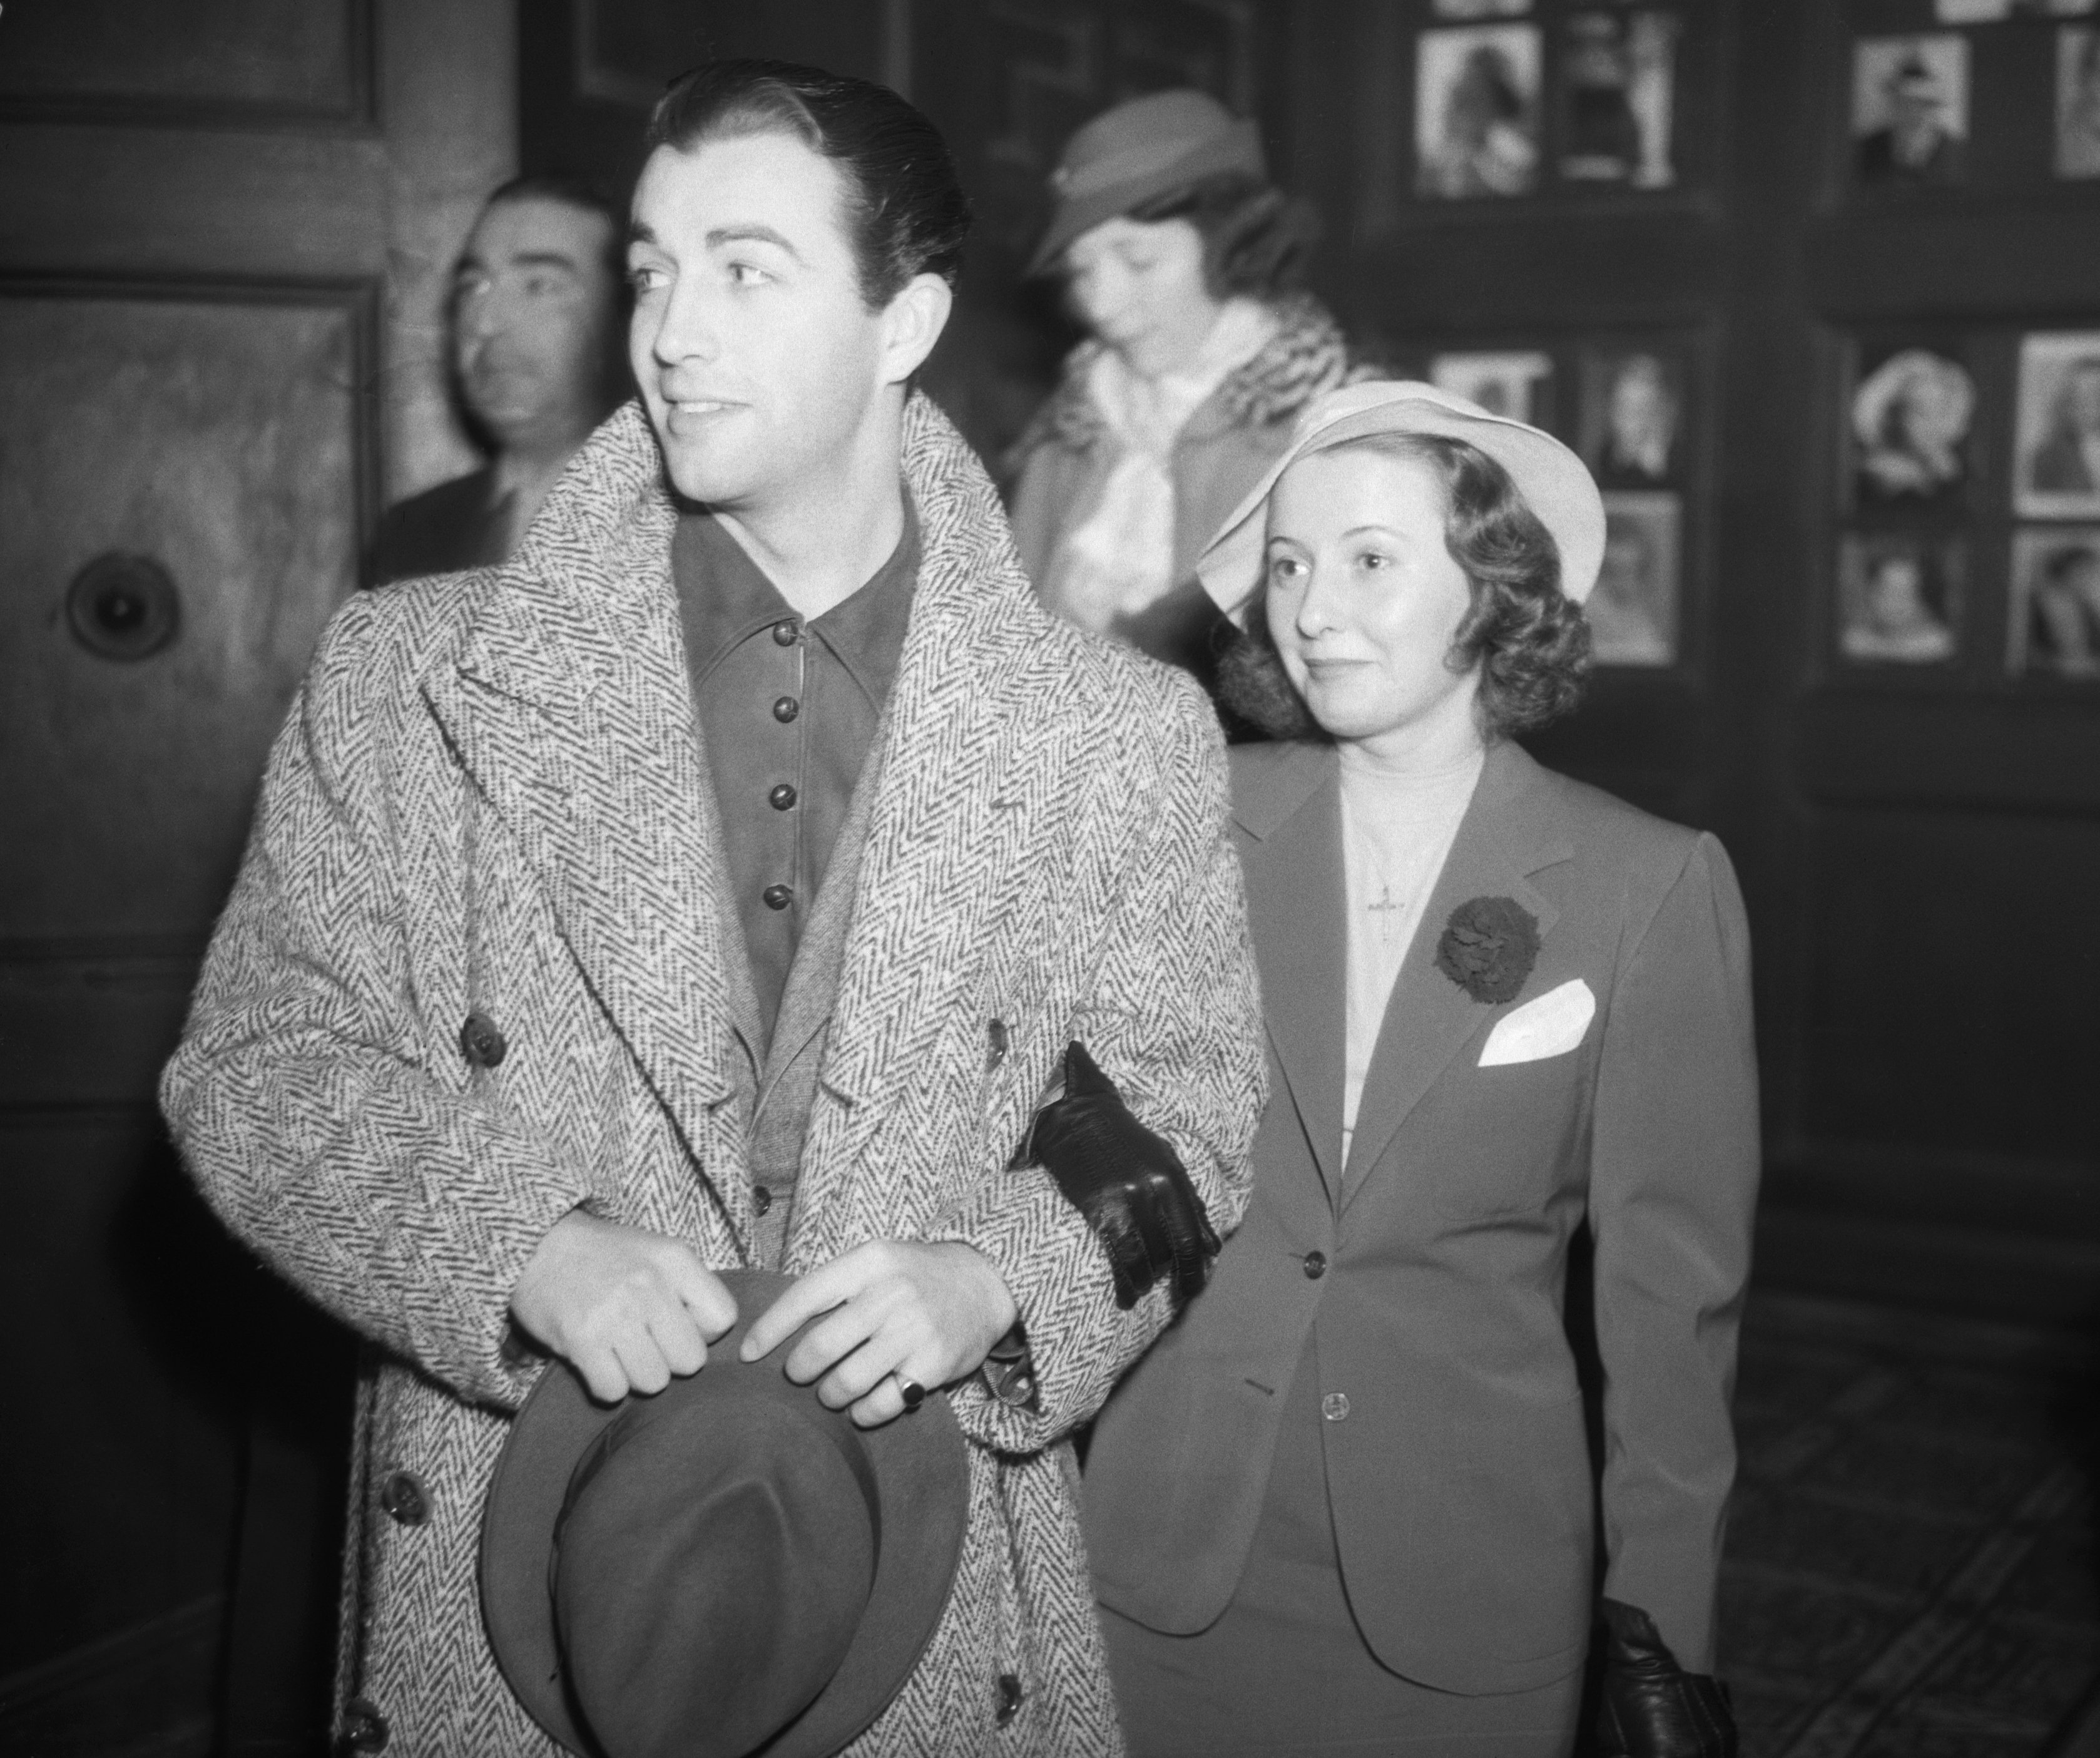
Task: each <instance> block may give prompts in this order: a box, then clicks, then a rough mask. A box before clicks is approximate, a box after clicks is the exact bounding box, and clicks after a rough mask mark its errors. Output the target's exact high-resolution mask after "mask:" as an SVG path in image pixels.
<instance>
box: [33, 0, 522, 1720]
mask: <svg viewBox="0 0 2100 1758" xmlns="http://www.w3.org/2000/svg"><path fill="white" fill-rule="evenodd" d="M443 11H444V14H445V15H444V16H443V17H442V18H440V17H438V16H435V15H434V14H433V13H432V12H431V11H430V10H428V9H423V8H419V7H412V6H410V5H408V4H399V5H394V4H378V3H374V0H297V3H291V0H267V3H266V0H192V3H190V4H186V5H184V6H183V7H174V8H170V7H165V6H161V5H157V4H154V3H153V0H64V4H60V3H57V0H45V3H41V4H40V3H38V0H28V3H16V4H11V5H9V6H8V7H6V8H5V10H4V11H0V263H4V264H5V267H4V270H0V822H4V824H5V826H6V831H5V834H4V837H0V1046H4V1050H3V1051H0V1190H4V1192H5V1200H6V1202H7V1208H8V1216H9V1218H8V1223H7V1226H6V1227H5V1228H4V1230H0V1332H4V1333H5V1335H6V1336H7V1338H8V1341H9V1350H8V1358H9V1360H10V1361H11V1363H15V1374H16V1376H17V1377H16V1379H15V1386H14V1392H15V1420H11V1421H10V1422H9V1423H8V1424H7V1432H8V1434H9V1443H8V1445H7V1447H4V1448H0V1505H4V1506H5V1507H6V1508H7V1531H6V1546H7V1554H8V1557H9V1565H8V1567H7V1570H6V1571H5V1572H4V1575H3V1576H0V1747H6V1748H7V1749H8V1750H23V1751H27V1750H38V1751H44V1750H50V1751H60V1750H66V1751H89V1750H108V1751H116V1750H120V1749H121V1750H126V1751H129V1750H133V1749H139V1750H144V1749H146V1746H147V1744H148V1743H151V1742H154V1741H157V1742H159V1743H153V1744H152V1750H154V1751H166V1752H177V1751H204V1750H206V1749H208V1748H209V1747H210V1746H211V1744H212V1743H213V1742H214V1739H216V1738H219V1737H220V1736H221V1735H223V1736H224V1740H225V1744H226V1745H227V1749H229V1750H238V1749H249V1750H262V1749H266V1748H270V1747H273V1746H278V1747H282V1746H284V1744H285V1743H286V1742H290V1741H294V1740H296V1739H298V1738H302V1737H307V1736H308V1735H311V1737H312V1738H318V1735H319V1731H320V1725H321V1724H322V1721H323V1720H324V1715H325V1701H326V1683H327V1681H326V1676H325V1674H326V1669H327V1665H328V1649H329V1637H330V1631H329V1624H330V1623H331V1622H332V1616H331V1614H332V1609H333V1574H334V1563H333V1557H332V1556H331V1555H330V1551H331V1549H332V1548H333V1544H334V1543H335V1542H336V1540H335V1538H334V1536H333V1535H334V1534H336V1533H339V1531H340V1526H341V1512H340V1505H339V1503H340V1493H341V1492H340V1489H339V1487H338V1486H339V1484H340V1482H341V1476H340V1468H339V1464H338V1460H339V1456H340V1455H341V1453H342V1450H343V1448H344V1447H345V1446H346V1423H347V1416H348V1411H347V1406H346V1398H347V1368H346V1362H347V1358H348V1356H347V1349H346V1344H345V1341H344V1340H343V1339H342V1338H341V1337H340V1336H337V1334H336V1333H335V1332H333V1331H332V1330H331V1329H330V1328H329V1327H328V1326H327V1325H326V1324H324V1323H323V1322H321V1321H320V1320H319V1319H317V1318H315V1317H313V1316H311V1314H309V1312H308V1310H307V1309H306V1308H305V1307H304V1306H303V1305H302V1303H300V1302H299V1301H297V1300H296V1299H294V1298H293V1297H292V1296H289V1294H288V1293H287V1292H285V1291H284V1290H283V1289H281V1288H278V1287H277V1286H276V1285H275V1284H274V1283H271V1281H270V1279H268V1278H267V1276H266V1275H264V1274H262V1272H261V1271H260V1270H258V1268H256V1267H255V1266H254V1265H253V1264H252V1263H251V1262H250V1261H249V1259H248V1258H247V1257H245V1254H244V1253H242V1252H240V1251H239V1250H238V1249H237V1248H235V1247H234V1246H233V1245H232V1243H231V1242H229V1241H228V1240H227V1239H226V1238H225V1237H224V1236H223V1235H222V1234H221V1233H220V1231H219V1230H218V1228H217V1226H215V1224H214V1222H213V1221H211V1219H210V1217H209V1216H208V1215H207V1214H206V1213H205V1212H204V1210H203V1208H202V1207H201V1204H199V1203H198V1202H197V1200H196V1199H195V1198H194V1196H193V1195H191V1193H190V1192H189V1190H188V1187H187V1186H186V1185H185V1184H184V1182H183V1180H182V1178H181V1177H180V1174H179V1171H178V1169H177V1168H175V1167H174V1164H173V1161H172V1156H171V1155H170V1153H169V1151H168V1149H167V1146H166V1144H165V1140H164V1138H163V1136H162V1134H161V1129H160V1126H159V1124H158V1121H157V1116H156V1114H155V1111H154V1108H153V1088H154V1081H155V1078H156V1076H157V1071H158V1069H159V1067H160V1064H161V1062H162V1061H163V1060H164V1059H165V1057H166V1055H167V1053H168V1051H169V1050H170V1048H171V1047H172V1045H173V1042H174V1036H175V1034H176V1032H177V1031H178V1030H179V1024H180V1021H181V1018H182V1014H183V1008H184V1005H185V1002H186V1000H187V997H188V991H189V988H190V986H191V983H192V979H193V978H194V975H195V972H196V962H197V959H198V956H199V954H200V952H201V949H202V947H203V944H204V941H205V936H206V934H207V933H208V932H209V930H210V925H211V923H212V921H213V919H214V916H215V914H216V913H217V911H218V906H219V904H220V903H221V901H222V899H223V896H224V894H225V891H226V888H227V884H228V881H229V880H230V878H231V877H232V872H233V869H234V865H235V863H236V859H237V858H238V855H239V853H240V846H241V842H242V839H243V837H244V836H245V831H246V825H247V819H248V816H249V810H250V806H251V803H252V800H253V797H254V789H255V784H256V781H257V779H258V775H259V774H260V771H261V766H262V758H263V754H264V753H265V751H266V749H267V745H268V744H269V741H270V740H271V737H272V735H274V734H275V732H276V729H277V726H278V724H279V722H280V720H281V718H282V717H283V715H284V713H285V706H286V704H287V703H288V701H289V699H290V696H291V694H292V691H293V687H295V685H296V683H297V681H298V677H299V674H300V673H301V671H302V669H303V668H304V665H305V663H306V660H307V656H308V655H309V653H310V652H311V648H312V646H313V643H314V640H315V636H316V635H317V634H319V632H320V628H321V625H322V624H323V622H324V621H325V619H326V618H327V616H328V615H329V612H330V611H331V610H333V607H335V605H336V604H337V603H338V602H339V601H340V600H341V599H342V598H343V596H344V595H345V594H347V593H349V592H351V590H355V586H356V585H357V565H358V556H359V554H360V550H361V547H362V542H363V538H364V533H365V532H366V530H367V529H368V527H369V524H370V522H371V520H372V519H373V515H374V514H375V512H376V510H377V507H378V506H379V504H380V501H381V499H382V495H383V494H384V493H386V490H387V488H389V486H393V487H395V488H407V487H412V486H418V485H420V482H421V481H427V480H430V479H433V478H435V477H437V476H441V475H446V474H449V473H450V470H452V469H453V468H457V467H458V466H459V465H460V464H461V463H462V462H464V461H465V453H464V451H463V449H461V446H460V442H459V440H458V439H457V435H453V434H452V433H450V432H449V431H448V428H447V426H446V424H445V417H444V389H443V381H442V378H441V377H440V376H439V373H438V371H437V361H438V355H437V351H436V338H437V335H438V333H439V322H438V317H439V311H438V306H437V300H438V298H439V294H440V292H441V289H442V285H443V275H444V270H445V267H446V266H447V262H448V257H449V253H450V251H451V250H452V249H454V248H456V246H457V240H458V238H459V236H461V234H462V233H463V232H464V230H465V224H466V223H467V221H468V219H470V217H471V214H472V211H473V207H474V203H475V202H476V201H478V199H479V195H480V194H481V193H482V192H484V191H485V190H486V188H487V187H488V185H489V184H490V183H492V182H493V181H494V180H496V177H497V176H499V175H501V174H502V172H503V171H504V170H505V169H506V168H507V166H508V163H509V161H510V155H511V150H512V149H511V139H512V135H511V127H512V124H511V120H510V101H511V96H512V93H511V87H510V74H509V68H510V64H511V44H512V38H511V31H512V28H513V27H512V24H511V20H510V14H509V12H508V9H507V7H504V6H502V5H500V4H496V3H493V0H474V3H473V4H469V5H461V6H453V7H447V8H445V9H443ZM382 387H386V389H385V390H384V391H382ZM390 476H391V483H390ZM419 479H420V480H419ZM244 1535H245V1539H244ZM244 1542H245V1544H246V1546H247V1548H248V1555H247V1556H246V1557H245V1559H244V1558H243V1557H242V1556H241V1555H240V1548H241V1545H242V1544H243V1543H244ZM236 1584H240V1585H241V1586H242V1587H243V1588H244V1589H245V1598H243V1599H242V1600H241V1602H240V1604H239V1605H238V1606H235V1605H234V1604H233V1603H232V1600H231V1599H230V1597H229V1596H230V1595H232V1593H233V1590H234V1588H235V1587H236ZM236 1613H237V1615H238V1617H239V1618H240V1620H241V1621H242V1623H243V1624H244V1625H245V1629H246V1630H247V1632H248V1633H249V1638H250V1639H249V1640H248V1641H246V1642H245V1644H230V1643H229V1635H230V1632H231V1631H232V1622H233V1619H234V1618H235V1617H236Z"/></svg>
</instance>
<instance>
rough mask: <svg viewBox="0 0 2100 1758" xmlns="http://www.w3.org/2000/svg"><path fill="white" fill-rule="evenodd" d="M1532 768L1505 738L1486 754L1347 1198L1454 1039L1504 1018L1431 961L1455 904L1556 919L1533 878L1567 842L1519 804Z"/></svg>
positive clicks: (1355, 1146) (1407, 969) (1372, 1082)
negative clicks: (1507, 904)
mask: <svg viewBox="0 0 2100 1758" xmlns="http://www.w3.org/2000/svg"><path fill="white" fill-rule="evenodd" d="M1537 774H1538V766H1537V764H1536V763H1534V762H1533V761H1532V760H1531V758H1529V756H1527V755H1526V754H1525V753H1524V751H1523V749H1521V748H1520V747H1519V746H1517V745H1515V744H1510V743H1509V742H1508V741H1507V740H1503V741H1502V742H1501V743H1499V744H1496V745H1494V746H1493V747H1491V748H1490V749H1489V752H1488V757H1487V762H1486V763H1485V766H1483V767H1482V769H1481V771H1480V781H1479V782H1478V784H1476V786H1475V788H1474V789H1473V797H1472V799H1471V802H1469V803H1468V804H1467V808H1466V815H1465V816H1464V817H1463V818H1462V819H1460V821H1459V824H1458V836H1457V837H1456V838H1455V839H1454V841H1453V842H1452V844H1451V852H1450V854H1449V855H1448V856H1447V857H1446V858H1445V862H1444V870H1443V872H1441V873H1440V875H1439V876H1438V877H1437V881H1436V887H1435V889H1434V890H1432V891H1431V893H1430V894H1429V901H1428V903H1427V905H1426V906H1425V907H1424V908H1423V912H1422V920H1421V925H1419V927H1418V928H1417V929H1416V930H1415V935H1414V943H1413V944H1412V945H1411V946H1410V947H1408V949H1407V957H1406V959H1405V961H1404V962H1403V963H1402V964H1401V967H1400V975H1399V976H1398V978H1396V979H1395V981H1394V983H1393V986H1392V996H1391V998H1390V999H1389V1000H1387V1003H1386V1009H1385V1018H1384V1020H1383V1023H1381V1025H1380V1026H1379V1036H1378V1043H1377V1044H1376V1045H1375V1046H1374V1048H1373V1049H1372V1051H1371V1061H1370V1068H1369V1070H1368V1071H1366V1073H1365V1080H1364V1092H1363V1098H1362V1099H1361V1102H1360V1103H1359V1104H1358V1106H1357V1127H1356V1130H1355V1133H1354V1134H1353V1136H1352V1138H1351V1140H1350V1143H1349V1163H1348V1168H1347V1170H1346V1172H1345V1173H1344V1174H1343V1198H1342V1200H1343V1204H1344V1205H1345V1206H1346V1205H1347V1204H1348V1203H1349V1202H1350V1201H1352V1200H1353V1199H1354V1198H1355V1196H1356V1195H1357V1191H1358V1190H1361V1189H1362V1187H1363V1184H1364V1181H1365V1177H1367V1176H1368V1175H1369V1173H1370V1168H1372V1167H1374V1166H1375V1165H1376V1164H1378V1163H1379V1158H1380V1156H1381V1155H1383V1154H1384V1152H1385V1151H1386V1149H1387V1147H1388V1146H1390V1145H1391V1144H1392V1138H1393V1137H1394V1136H1395V1135H1396V1133H1398V1132H1399V1130H1400V1128H1401V1124H1404V1123H1405V1122H1406V1121H1407V1119H1408V1115H1409V1114H1410V1112H1412V1111H1414V1107H1415V1106H1417V1105H1418V1104H1420V1103H1421V1102H1422V1098H1423V1094H1425V1093H1427V1092H1428V1090H1429V1089H1430V1088H1431V1086H1432V1085H1433V1084H1435V1083H1436V1079H1437V1076H1440V1075H1441V1074H1442V1073H1443V1072H1444V1071H1445V1067H1447V1066H1449V1063H1450V1062H1451V1059H1452V1058H1453V1057H1454V1056H1455V1055H1456V1054H1457V1053H1458V1049H1459V1047H1460V1046H1461V1045H1463V1044H1465V1043H1467V1041H1468V1040H1471V1038H1472V1037H1473V1036H1474V1035H1475V1034H1476V1032H1480V1031H1484V1030H1485V1029H1486V1027H1488V1025H1489V1023H1490V1022H1492V1021H1493V1020H1495V1019H1498V1018H1501V1017H1502V1011H1503V1009H1502V1008H1501V1007H1496V1006H1490V1005H1486V1004H1484V1003H1482V1002H1480V1001H1476V1000H1474V999H1473V997H1472V996H1471V995H1469V994H1468V993H1467V992H1466V991H1465V990H1464V989H1462V988H1461V987H1459V986H1458V984H1457V983H1454V982H1453V981H1452V980H1451V979H1450V978H1449V977H1447V976H1445V974H1444V973H1443V972H1442V971H1440V970H1438V969H1437V968H1436V946H1437V943H1438V941H1439V940H1440V939H1442V937H1443V934H1444V929H1445V924H1446V923H1447V922H1449V920H1450V918H1451V912H1452V911H1454V909H1456V908H1458V906H1459V905H1460V904H1461V903H1466V902H1467V901H1468V900H1469V899H1473V898H1476V897H1507V898H1512V899H1515V901H1516V902H1517V903H1520V905H1522V906H1523V907H1524V908H1525V909H1527V910H1529V912H1531V914H1532V916H1533V917H1534V918H1535V919H1536V920H1537V923H1538V932H1539V937H1540V939H1542V940H1543V939H1545V937H1546V934H1549V933H1551V931H1552V928H1553V924H1554V923H1555V921H1556V920H1557V919H1558V918H1559V913H1560V912H1558V911H1557V910H1556V909H1555V908H1554V906H1553V905H1552V904H1551V903H1550V902H1548V901H1547V900H1546V898H1544V897H1543V896H1542V895H1541V894H1540V893H1539V891H1538V890H1537V887H1536V886H1533V884H1532V882H1531V878H1530V876H1531V875H1532V874H1533V873H1534V872H1537V871H1539V869H1540V868H1543V867H1548V866H1551V865H1552V864H1555V862H1557V861H1562V860H1565V859H1568V855H1569V854H1570V853H1571V852H1572V850H1570V849H1569V847H1568V845H1567V843H1566V842H1565V841H1562V840H1560V839H1558V838H1555V837H1551V836H1541V835H1539V834H1538V832H1539V830H1540V828H1541V827H1539V826H1537V825H1535V824H1533V823H1532V822H1531V819H1530V815H1529V813H1528V812H1527V811H1525V810H1524V802H1525V799H1526V797H1527V796H1528V795H1529V794H1530V793H1532V791H1533V789H1532V784H1533V781H1534V780H1535V779H1536V777H1537ZM1524 998H1525V997H1524V996H1521V995H1520V996H1518V997H1517V998H1516V999H1517V1000H1523V999H1524ZM1508 1005H1515V1003H1514V1002H1512V1003H1511V1004H1508Z"/></svg>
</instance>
